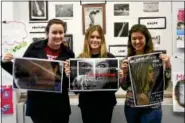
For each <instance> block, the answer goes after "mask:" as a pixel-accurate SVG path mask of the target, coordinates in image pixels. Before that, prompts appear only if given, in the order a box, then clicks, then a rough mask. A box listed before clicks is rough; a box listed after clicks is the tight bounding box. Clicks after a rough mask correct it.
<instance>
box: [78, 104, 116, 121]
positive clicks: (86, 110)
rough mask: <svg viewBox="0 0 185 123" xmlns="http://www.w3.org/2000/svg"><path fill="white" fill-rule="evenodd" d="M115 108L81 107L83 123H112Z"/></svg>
mask: <svg viewBox="0 0 185 123" xmlns="http://www.w3.org/2000/svg"><path fill="white" fill-rule="evenodd" d="M113 108H114V107H113V106H111V107H90V106H89V107H83V108H82V107H80V109H81V113H82V120H83V123H111V120H112V112H113Z"/></svg>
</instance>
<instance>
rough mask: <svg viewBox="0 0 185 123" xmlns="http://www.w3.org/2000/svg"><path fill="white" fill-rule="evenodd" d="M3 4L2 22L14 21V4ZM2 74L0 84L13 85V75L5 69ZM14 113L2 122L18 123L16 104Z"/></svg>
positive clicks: (14, 96) (3, 117) (3, 116)
mask: <svg viewBox="0 0 185 123" xmlns="http://www.w3.org/2000/svg"><path fill="white" fill-rule="evenodd" d="M1 4H2V8H0V10H1V11H2V18H1V20H13V2H7V3H4V2H2V3H1ZM1 48H2V47H1ZM0 69H1V66H0ZM1 72H2V73H1ZM1 72H0V75H2V79H1V80H2V81H1V80H0V83H1V84H2V85H12V82H13V81H12V77H11V75H9V74H7V73H6V71H4V70H3V69H2V71H1ZM13 102H16V94H15V92H13ZM13 112H14V113H13V114H12V115H2V117H0V121H2V123H16V103H14V104H13ZM1 118H2V119H1Z"/></svg>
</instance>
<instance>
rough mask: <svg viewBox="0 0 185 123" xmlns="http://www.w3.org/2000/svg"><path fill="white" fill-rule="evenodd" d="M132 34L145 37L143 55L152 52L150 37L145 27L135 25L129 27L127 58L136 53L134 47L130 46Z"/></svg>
mask: <svg viewBox="0 0 185 123" xmlns="http://www.w3.org/2000/svg"><path fill="white" fill-rule="evenodd" d="M134 32H141V33H142V34H143V35H144V36H145V39H146V45H145V48H144V54H147V53H151V52H154V46H153V42H152V36H151V34H150V32H149V30H148V29H147V27H146V26H145V25H142V24H135V25H133V26H132V27H131V29H130V31H129V36H128V46H127V47H128V54H127V56H133V55H135V54H136V51H135V49H134V47H133V46H132V39H131V36H132V33H134Z"/></svg>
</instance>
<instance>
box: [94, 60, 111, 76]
mask: <svg viewBox="0 0 185 123" xmlns="http://www.w3.org/2000/svg"><path fill="white" fill-rule="evenodd" d="M95 67H96V74H104V75H106V74H108V71H109V64H108V62H107V61H106V60H104V61H97V62H96V65H95Z"/></svg>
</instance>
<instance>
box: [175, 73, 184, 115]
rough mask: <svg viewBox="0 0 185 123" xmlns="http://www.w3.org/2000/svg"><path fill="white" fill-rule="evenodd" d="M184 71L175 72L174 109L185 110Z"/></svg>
mask: <svg viewBox="0 0 185 123" xmlns="http://www.w3.org/2000/svg"><path fill="white" fill-rule="evenodd" d="M184 77H185V76H184V72H173V76H172V80H173V111H174V112H184V110H185V103H184V92H185V91H184V85H185V78H184Z"/></svg>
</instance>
